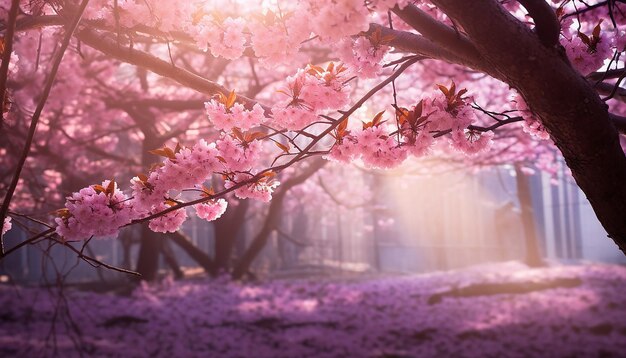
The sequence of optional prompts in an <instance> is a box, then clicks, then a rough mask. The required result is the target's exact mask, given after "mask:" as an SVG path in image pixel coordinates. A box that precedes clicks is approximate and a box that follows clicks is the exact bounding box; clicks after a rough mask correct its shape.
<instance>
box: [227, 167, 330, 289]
mask: <svg viewBox="0 0 626 358" xmlns="http://www.w3.org/2000/svg"><path fill="white" fill-rule="evenodd" d="M326 162H327V161H326V160H325V159H322V158H317V159H316V160H315V161H313V162H311V164H310V165H309V166H308V167H307V168H305V169H303V170H302V172H301V173H299V174H298V175H296V176H294V177H291V178H289V179H287V181H285V182H284V183H282V184H281V185H280V186H279V187H278V188H279V189H278V190H276V191H275V192H274V195H273V198H272V201H271V202H270V207H269V209H268V211H267V216H266V217H265V222H264V223H263V227H262V228H261V230H260V231H259V233H258V234H257V235H256V236H255V237H254V240H252V243H251V244H250V246H249V247H248V250H246V252H245V253H244V255H243V256H242V258H241V260H239V262H238V263H237V265H236V266H235V269H234V270H233V273H232V277H233V278H234V279H235V280H239V279H241V278H243V276H244V275H246V274H247V273H248V271H250V265H252V262H253V261H254V259H255V258H256V257H257V256H258V255H259V253H261V250H263V248H264V247H265V245H266V244H267V241H268V239H269V236H270V234H271V233H272V232H273V231H274V230H275V229H276V228H277V227H278V222H279V220H280V213H281V210H282V206H283V202H284V200H285V196H286V194H287V192H288V191H289V189H291V188H293V187H294V186H296V185H299V184H302V183H304V182H305V181H306V180H307V179H308V178H310V177H311V176H312V175H313V174H315V172H317V171H318V170H319V169H320V168H322V167H323V166H324V165H325V164H326Z"/></svg>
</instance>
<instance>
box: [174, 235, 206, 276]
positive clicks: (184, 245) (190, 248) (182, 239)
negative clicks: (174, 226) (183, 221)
mask: <svg viewBox="0 0 626 358" xmlns="http://www.w3.org/2000/svg"><path fill="white" fill-rule="evenodd" d="M168 237H169V238H170V239H171V240H172V241H174V243H176V245H178V246H179V247H180V248H181V249H183V250H184V251H185V252H186V253H187V255H189V257H191V258H192V259H193V260H194V261H195V262H196V263H197V264H198V265H200V266H201V267H202V268H203V269H204V271H206V273H208V274H210V275H214V273H215V272H217V270H216V268H215V263H214V262H213V260H211V258H210V257H209V255H207V253H206V252H204V251H202V250H200V249H199V248H198V247H197V246H196V245H194V244H193V243H192V242H191V240H189V238H188V237H187V236H186V235H185V234H184V233H182V232H181V231H177V232H175V233H172V234H170V235H168Z"/></svg>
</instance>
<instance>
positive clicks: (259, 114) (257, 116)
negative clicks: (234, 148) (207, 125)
mask: <svg viewBox="0 0 626 358" xmlns="http://www.w3.org/2000/svg"><path fill="white" fill-rule="evenodd" d="M204 109H205V112H206V114H207V116H208V117H209V120H210V121H211V123H213V126H214V127H215V129H218V130H231V129H232V128H240V129H243V130H249V129H251V128H254V127H257V126H258V125H260V124H262V123H264V122H265V121H266V118H265V114H264V111H263V108H262V107H261V106H260V105H259V104H258V103H257V104H255V105H254V106H253V107H252V110H247V109H245V107H244V106H243V105H242V104H241V103H235V104H233V105H231V106H230V107H227V105H226V104H224V103H222V102H220V101H219V100H215V99H212V100H210V101H208V102H205V103H204Z"/></svg>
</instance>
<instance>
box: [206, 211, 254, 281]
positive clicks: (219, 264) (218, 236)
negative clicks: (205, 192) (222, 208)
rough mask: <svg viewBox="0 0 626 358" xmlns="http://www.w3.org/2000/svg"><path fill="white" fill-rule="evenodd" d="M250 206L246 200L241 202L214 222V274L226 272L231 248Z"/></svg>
mask: <svg viewBox="0 0 626 358" xmlns="http://www.w3.org/2000/svg"><path fill="white" fill-rule="evenodd" d="M249 206H250V204H249V201H248V200H242V201H240V202H239V205H237V207H236V208H235V209H234V210H230V211H228V210H227V211H226V212H225V213H224V216H222V217H221V218H219V219H218V220H216V221H215V222H214V225H215V272H212V275H213V276H215V275H217V274H219V271H221V270H223V271H228V270H229V268H230V263H231V256H232V253H233V248H234V247H235V244H236V243H237V237H238V235H239V232H240V231H241V228H242V227H243V224H244V222H245V219H246V213H247V212H248V208H249Z"/></svg>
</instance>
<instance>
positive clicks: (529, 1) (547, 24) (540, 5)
mask: <svg viewBox="0 0 626 358" xmlns="http://www.w3.org/2000/svg"><path fill="white" fill-rule="evenodd" d="M517 2H519V3H520V4H521V5H522V6H523V7H524V8H525V9H526V11H528V15H530V17H532V18H533V20H534V22H535V32H536V33H537V36H539V40H541V42H542V43H543V44H544V45H545V46H546V47H550V48H554V47H555V46H557V45H558V44H559V34H560V33H561V24H560V23H559V19H558V18H557V17H556V12H555V11H554V9H553V8H552V6H550V4H548V3H547V2H545V1H544V0H517Z"/></svg>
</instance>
